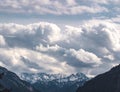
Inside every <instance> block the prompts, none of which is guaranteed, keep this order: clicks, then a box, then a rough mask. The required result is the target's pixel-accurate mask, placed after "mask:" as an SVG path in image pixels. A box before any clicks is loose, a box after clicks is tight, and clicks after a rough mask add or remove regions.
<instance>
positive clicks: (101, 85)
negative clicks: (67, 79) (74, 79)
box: [77, 65, 120, 92]
mask: <svg viewBox="0 0 120 92" xmlns="http://www.w3.org/2000/svg"><path fill="white" fill-rule="evenodd" d="M77 92H120V65H118V66H116V67H113V68H112V69H111V70H110V71H108V72H106V73H103V74H100V75H98V76H96V77H95V78H93V79H91V80H89V81H88V82H86V83H85V84H84V85H83V86H82V87H79V88H78V90H77Z"/></svg>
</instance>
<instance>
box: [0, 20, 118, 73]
mask: <svg viewBox="0 0 120 92" xmlns="http://www.w3.org/2000/svg"><path fill="white" fill-rule="evenodd" d="M119 26H120V25H119V23H116V22H114V21H112V20H111V21H110V20H104V21H103V20H89V21H85V22H83V23H81V25H79V26H78V27H72V26H69V25H65V26H64V27H62V28H61V27H59V26H58V25H56V24H53V23H47V22H39V23H33V24H27V25H22V24H21V25H20V24H15V23H8V24H6V23H1V24H0V65H2V66H5V67H7V68H9V69H10V70H12V71H15V72H17V73H18V72H49V73H73V72H83V73H85V74H87V75H96V74H98V73H102V72H104V71H105V70H106V71H107V70H108V69H109V68H111V67H112V66H113V65H115V64H117V63H119V59H120V57H119V54H120V32H119V30H120V27H119ZM98 71H99V72H98Z"/></svg>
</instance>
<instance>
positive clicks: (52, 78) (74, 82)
mask: <svg viewBox="0 0 120 92" xmlns="http://www.w3.org/2000/svg"><path fill="white" fill-rule="evenodd" d="M21 78H22V79H23V80H25V81H27V82H29V83H31V84H32V85H33V87H35V88H36V89H37V90H40V91H42V92H76V90H77V88H78V87H79V86H82V85H83V84H84V83H85V82H86V81H87V80H88V79H89V78H88V77H86V76H85V75H84V74H83V73H76V74H71V75H62V74H47V73H37V74H34V73H31V74H30V73H23V74H21Z"/></svg>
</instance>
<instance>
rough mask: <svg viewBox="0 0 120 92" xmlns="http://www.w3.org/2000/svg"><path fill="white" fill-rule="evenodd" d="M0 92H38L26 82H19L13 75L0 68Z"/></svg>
mask: <svg viewBox="0 0 120 92" xmlns="http://www.w3.org/2000/svg"><path fill="white" fill-rule="evenodd" d="M0 92H40V91H37V90H35V89H34V88H33V87H32V85H30V84H29V83H28V82H26V81H23V80H21V79H20V78H19V77H18V76H17V75H16V74H15V73H13V72H10V71H8V70H7V69H6V68H4V67H0Z"/></svg>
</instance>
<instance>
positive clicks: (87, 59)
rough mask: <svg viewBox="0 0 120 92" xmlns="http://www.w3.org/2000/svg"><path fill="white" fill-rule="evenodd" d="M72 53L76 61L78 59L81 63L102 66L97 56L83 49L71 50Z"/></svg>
mask: <svg viewBox="0 0 120 92" xmlns="http://www.w3.org/2000/svg"><path fill="white" fill-rule="evenodd" d="M70 53H71V55H72V56H73V57H75V58H76V59H78V60H79V61H80V62H83V63H88V64H93V65H94V64H95V63H96V64H98V65H99V64H100V63H101V60H100V58H98V57H97V56H96V55H95V54H93V53H91V52H87V51H85V50H83V49H80V50H78V51H76V50H74V49H70Z"/></svg>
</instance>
